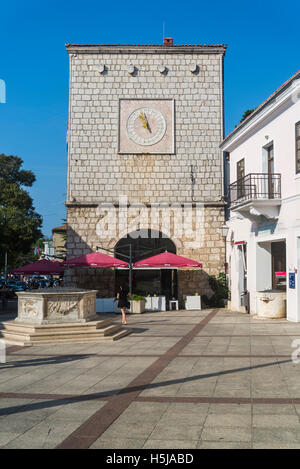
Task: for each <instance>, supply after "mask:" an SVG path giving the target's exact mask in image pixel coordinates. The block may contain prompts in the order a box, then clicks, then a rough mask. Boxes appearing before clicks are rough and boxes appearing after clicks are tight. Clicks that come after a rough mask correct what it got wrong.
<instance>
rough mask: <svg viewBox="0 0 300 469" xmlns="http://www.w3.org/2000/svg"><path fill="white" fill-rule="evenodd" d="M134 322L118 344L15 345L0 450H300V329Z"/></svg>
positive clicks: (200, 316)
mask: <svg viewBox="0 0 300 469" xmlns="http://www.w3.org/2000/svg"><path fill="white" fill-rule="evenodd" d="M119 320H120V318H119V317H118V316H115V322H116V323H117V322H118V321H119ZM128 327H133V329H134V332H133V334H131V335H130V336H128V337H125V338H123V339H121V340H119V341H117V342H114V343H107V344H103V343H101V344H100V343H94V344H91V343H89V344H72V345H63V344H59V345H57V346H32V347H26V348H19V347H16V348H11V349H10V350H11V352H10V351H9V349H8V355H7V363H5V364H0V371H1V373H0V447H1V448H56V447H62V448H74V447H75V448H81V447H82V448H107V449H138V448H155V449H157V448H168V449H172V448H174V449H175V448H179V449H191V448H198V449H212V448H213V449H218V448H219V449H223V448H226V449H232V448H233V449H238V448H244V449H248V448H254V449H261V448H266V449H267V448H283V449H284V448H297V449H299V448H300V420H299V416H300V373H299V370H300V368H299V367H300V364H295V363H293V362H292V361H291V353H292V351H293V350H294V349H293V347H292V341H293V340H294V339H299V338H300V324H294V323H287V321H285V320H278V321H275V320H273V321H270V320H265V321H262V320H259V319H257V318H254V317H252V316H250V315H246V314H243V313H236V312H230V311H226V310H224V309H223V310H202V311H172V312H162V313H146V314H143V315H129V316H128Z"/></svg>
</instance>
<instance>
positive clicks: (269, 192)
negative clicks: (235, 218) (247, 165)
mask: <svg viewBox="0 0 300 469" xmlns="http://www.w3.org/2000/svg"><path fill="white" fill-rule="evenodd" d="M229 190H230V208H231V210H234V211H239V212H241V213H242V214H244V215H245V214H247V213H250V214H251V215H264V216H266V217H267V218H277V216H278V213H279V207H280V205H281V174H278V173H273V174H268V173H250V174H247V175H246V176H244V177H243V178H241V179H238V180H237V181H235V182H233V183H232V184H230V186H229Z"/></svg>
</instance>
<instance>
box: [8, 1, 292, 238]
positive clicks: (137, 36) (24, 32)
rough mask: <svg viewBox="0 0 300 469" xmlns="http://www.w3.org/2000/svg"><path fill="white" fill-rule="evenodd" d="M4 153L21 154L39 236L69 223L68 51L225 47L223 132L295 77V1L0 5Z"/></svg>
mask: <svg viewBox="0 0 300 469" xmlns="http://www.w3.org/2000/svg"><path fill="white" fill-rule="evenodd" d="M0 18H1V28H0V45H1V46H0V79H2V80H5V83H6V88H7V99H6V104H0V153H5V154H12V155H18V156H20V157H21V158H22V159H23V160H24V168H26V169H31V170H33V171H34V173H35V174H36V177H37V181H36V182H35V184H34V186H33V187H32V188H31V189H30V193H31V195H32V197H33V199H34V205H35V207H36V210H37V211H38V212H39V213H40V214H41V215H42V216H43V220H44V223H43V232H44V234H45V235H47V236H49V235H51V228H52V227H54V226H58V225H60V224H61V223H62V221H61V220H62V218H64V217H65V208H64V205H63V202H64V200H65V193H66V157H67V155H66V125H67V104H68V56H67V53H66V50H65V43H68V42H73V43H125V44H128V43H132V44H136V43H140V44H145V43H149V44H152V43H161V42H162V37H163V23H164V22H165V36H166V37H173V38H174V42H175V43H176V44H181V43H183V44H192V43H196V44H199V43H200V44H216V43H224V44H227V45H228V49H227V53H226V57H225V119H226V120H225V124H226V133H228V132H229V131H230V130H232V128H233V127H234V126H235V125H236V124H237V123H238V122H239V120H240V117H241V115H242V114H243V112H244V110H246V109H249V108H253V107H256V106H257V105H259V104H260V103H261V102H262V101H263V100H264V99H265V98H266V97H267V96H268V95H269V94H271V93H272V92H273V91H274V90H275V89H276V88H278V87H279V86H280V85H281V84H282V83H283V82H284V81H286V80H287V79H288V78H289V77H290V76H291V75H293V74H294V73H295V72H296V71H297V70H299V69H300V63H299V62H300V61H299V30H300V27H299V18H300V2H299V1H296V0H286V1H285V2H284V3H282V2H279V1H277V0H275V1H269V0H266V1H263V2H262V1H257V0H254V1H251V2H247V1H244V2H241V1H236V0H234V1H226V2H225V1H224V0H223V1H220V0H214V1H212V2H209V1H205V2H204V1H195V0H193V1H188V2H179V1H177V0H172V1H171V0H169V1H164V2H163V1H157V0H152V1H151V2H143V1H136V0H131V1H130V2H126V1H119V0H115V1H114V2H109V1H105V2H104V1H89V0H87V1H86V2H82V1H78V0H72V1H56V0H51V1H48V0H44V1H43V2H41V1H30V0H28V1H26V2H23V1H16V0H10V2H7V3H5V4H4V3H3V2H2V4H1V7H0Z"/></svg>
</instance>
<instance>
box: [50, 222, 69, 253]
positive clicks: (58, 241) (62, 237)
mask: <svg viewBox="0 0 300 469" xmlns="http://www.w3.org/2000/svg"><path fill="white" fill-rule="evenodd" d="M52 238H53V254H54V256H62V257H63V256H65V254H66V240H67V225H62V226H57V227H56V228H53V229H52Z"/></svg>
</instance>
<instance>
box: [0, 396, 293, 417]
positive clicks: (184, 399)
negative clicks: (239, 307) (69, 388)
mask: <svg viewBox="0 0 300 469" xmlns="http://www.w3.org/2000/svg"><path fill="white" fill-rule="evenodd" d="M114 397H115V396H113V395H111V394H110V395H106V396H105V395H102V393H101V395H99V394H97V393H95V394H81V395H78V394H70V395H69V394H38V393H13V392H12V393H7V392H6V393H5V392H2V393H0V398H1V399H3V398H4V399H28V400H33V399H36V400H39V399H40V400H45V399H48V400H49V401H65V404H70V403H72V402H73V403H75V402H86V401H91V400H96V401H97V400H100V401H101V400H104V401H109V400H112V399H113V398H114ZM134 402H159V403H163V402H168V403H171V404H172V403H182V404H185V403H188V404H202V403H208V404H271V405H272V404H295V405H296V404H297V405H299V404H300V397H291V398H289V397H213V396H137V397H136V398H135V399H134ZM24 406H26V404H25V405H24V404H22V406H20V407H22V408H24ZM13 411H15V409H12V413H14V412H13ZM0 413H1V411H0Z"/></svg>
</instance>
